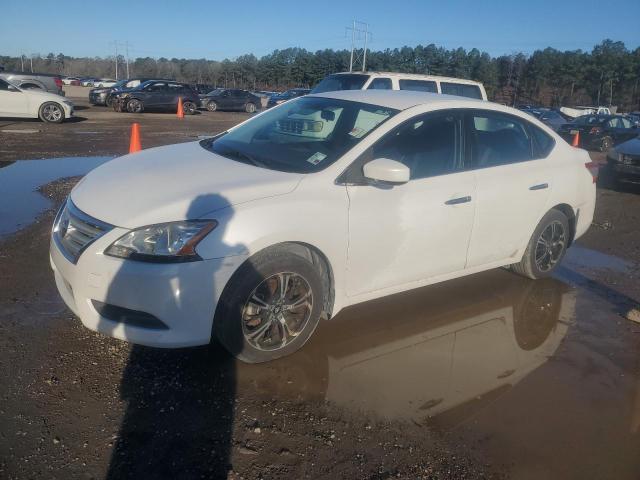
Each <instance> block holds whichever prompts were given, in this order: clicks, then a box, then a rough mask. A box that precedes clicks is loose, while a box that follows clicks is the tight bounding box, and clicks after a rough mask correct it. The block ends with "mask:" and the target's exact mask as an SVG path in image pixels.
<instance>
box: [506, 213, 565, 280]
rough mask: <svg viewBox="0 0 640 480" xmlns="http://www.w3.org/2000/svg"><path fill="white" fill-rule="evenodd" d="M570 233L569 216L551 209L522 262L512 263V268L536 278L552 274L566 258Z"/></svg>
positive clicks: (530, 241) (534, 233)
mask: <svg viewBox="0 0 640 480" xmlns="http://www.w3.org/2000/svg"><path fill="white" fill-rule="evenodd" d="M570 235H571V232H570V230H569V220H568V219H567V216H566V215H565V214H564V213H562V212H561V211H560V210H555V209H553V210H550V211H549V212H547V214H546V215H545V216H544V217H543V218H542V220H540V223H539V224H538V226H537V227H536V230H535V231H534V232H533V235H532V236H531V239H530V240H529V244H528V245H527V249H526V250H525V252H524V255H523V256H522V260H520V263H516V264H514V265H511V268H512V270H513V271H514V272H516V273H518V274H520V275H523V276H525V277H529V278H532V279H534V280H535V279H538V278H544V277H548V276H550V275H551V274H552V273H553V272H554V271H555V269H556V268H557V267H558V265H559V264H560V262H561V261H562V259H563V258H564V254H565V253H566V251H567V247H568V246H569V242H570V240H571V236H570Z"/></svg>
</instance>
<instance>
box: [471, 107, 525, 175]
mask: <svg viewBox="0 0 640 480" xmlns="http://www.w3.org/2000/svg"><path fill="white" fill-rule="evenodd" d="M467 138H469V139H470V140H471V162H472V165H473V167H475V168H486V167H494V166H498V165H508V164H510V163H518V162H525V161H527V160H533V158H534V155H533V151H532V142H531V138H530V137H529V132H528V130H527V127H526V125H525V122H524V121H523V120H520V119H518V118H517V117H514V116H511V115H508V114H504V113H500V112H488V111H478V112H471V113H470V114H469V120H468V122H467Z"/></svg>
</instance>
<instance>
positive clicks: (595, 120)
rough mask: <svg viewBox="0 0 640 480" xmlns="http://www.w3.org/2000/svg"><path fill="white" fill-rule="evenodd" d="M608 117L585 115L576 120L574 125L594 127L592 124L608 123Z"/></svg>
mask: <svg viewBox="0 0 640 480" xmlns="http://www.w3.org/2000/svg"><path fill="white" fill-rule="evenodd" d="M606 120H607V119H606V117H597V116H595V115H583V116H581V117H578V118H576V119H575V120H574V121H573V123H575V124H576V125H592V124H600V123H604V122H605V121H606Z"/></svg>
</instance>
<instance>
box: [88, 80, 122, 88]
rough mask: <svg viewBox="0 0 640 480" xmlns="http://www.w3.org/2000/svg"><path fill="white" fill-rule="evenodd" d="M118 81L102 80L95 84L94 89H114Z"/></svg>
mask: <svg viewBox="0 0 640 480" xmlns="http://www.w3.org/2000/svg"><path fill="white" fill-rule="evenodd" d="M116 83H118V80H113V79H111V78H101V79H100V80H96V81H95V82H93V86H94V87H98V88H105V87H113V86H114V85H115V84H116Z"/></svg>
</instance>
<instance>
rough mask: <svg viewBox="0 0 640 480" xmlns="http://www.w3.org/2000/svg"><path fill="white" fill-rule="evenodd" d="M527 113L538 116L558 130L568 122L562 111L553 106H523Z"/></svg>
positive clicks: (547, 124)
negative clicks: (554, 108)
mask: <svg viewBox="0 0 640 480" xmlns="http://www.w3.org/2000/svg"><path fill="white" fill-rule="evenodd" d="M520 110H522V111H523V112H525V113H528V114H529V115H531V116H533V117H536V118H537V119H538V120H540V121H541V122H542V123H544V124H545V125H546V126H548V127H550V128H552V129H553V130H555V131H556V132H557V131H558V129H559V128H560V127H561V126H562V125H564V124H565V123H567V119H566V118H565V117H563V116H562V115H561V114H560V112H558V111H557V110H553V109H551V108H536V107H523V108H520Z"/></svg>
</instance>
